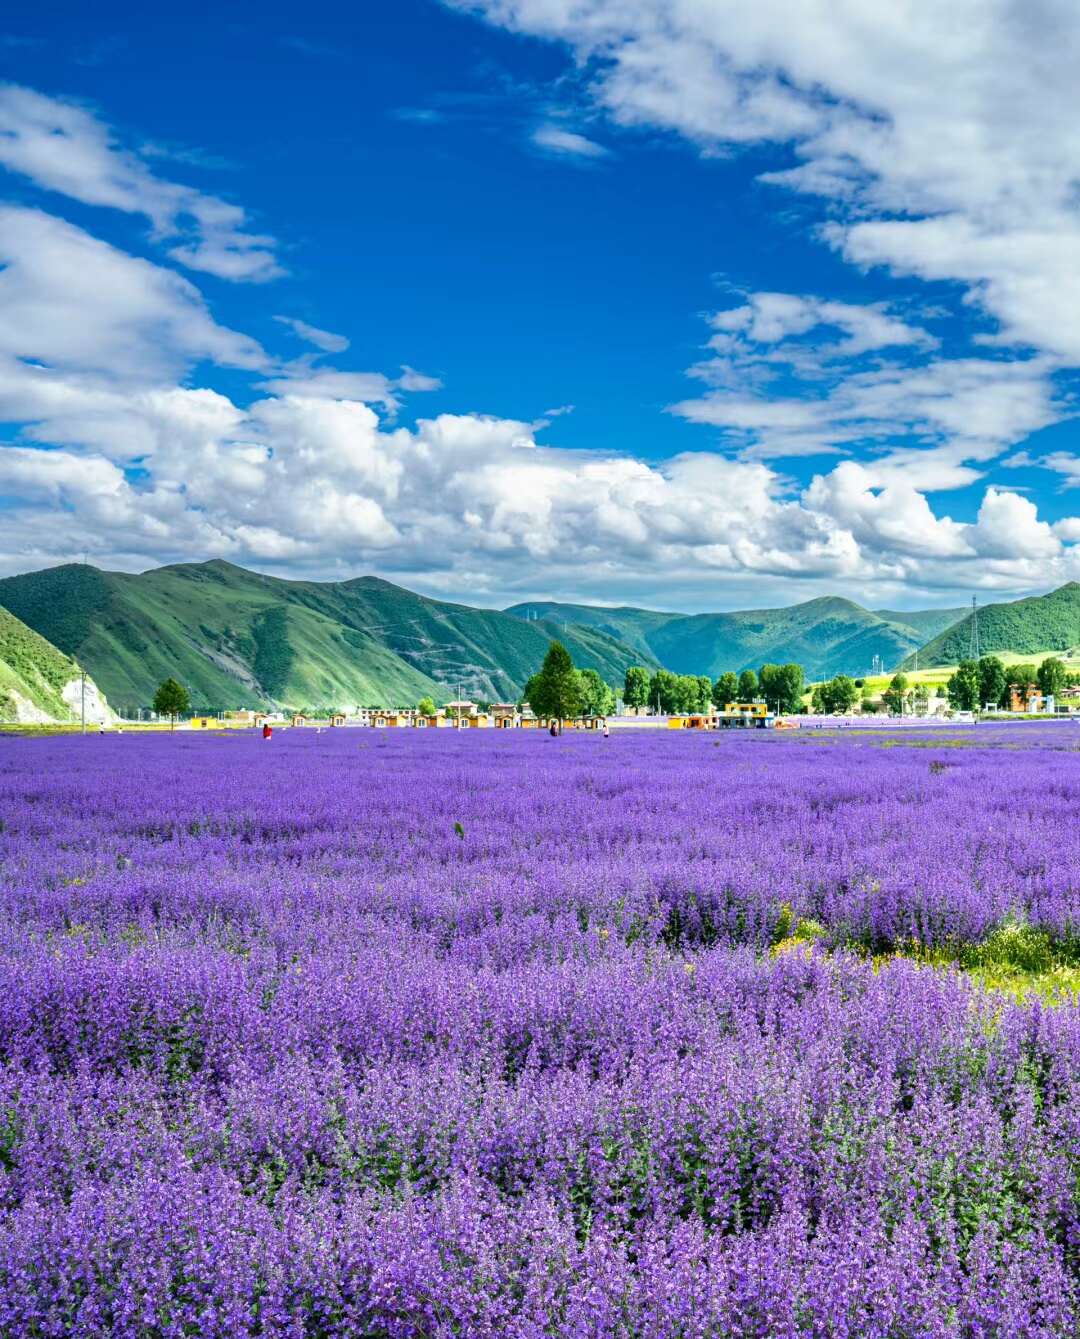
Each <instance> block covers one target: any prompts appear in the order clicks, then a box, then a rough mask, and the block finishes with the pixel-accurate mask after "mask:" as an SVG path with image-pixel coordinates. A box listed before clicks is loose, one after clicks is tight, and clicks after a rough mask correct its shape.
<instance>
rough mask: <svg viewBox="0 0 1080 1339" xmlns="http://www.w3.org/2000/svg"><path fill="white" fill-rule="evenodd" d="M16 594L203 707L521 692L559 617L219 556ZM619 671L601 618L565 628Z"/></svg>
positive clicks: (83, 640)
mask: <svg viewBox="0 0 1080 1339" xmlns="http://www.w3.org/2000/svg"><path fill="white" fill-rule="evenodd" d="M4 602H6V603H7V604H8V606H9V607H10V608H11V609H12V610H13V611H14V612H15V613H17V614H18V616H19V617H20V618H22V619H23V620H24V621H25V622H26V623H28V624H29V625H30V626H31V627H34V628H36V629H37V631H38V632H40V633H41V634H42V635H43V636H45V637H48V638H49V640H51V641H54V642H55V644H56V645H57V646H59V647H60V648H61V650H62V651H65V652H67V653H68V654H69V655H77V656H78V657H79V659H80V661H81V662H82V663H83V664H85V665H86V666H87V668H88V669H89V671H90V672H91V673H92V674H93V676H94V678H95V679H96V680H97V681H98V683H99V684H100V685H101V687H102V688H103V690H104V691H105V692H106V693H107V694H108V696H109V698H110V700H111V701H112V702H113V703H114V705H116V706H118V707H124V706H139V705H142V706H145V705H147V704H148V703H149V702H150V700H151V699H152V697H153V693H154V689H155V687H156V686H157V684H158V683H160V682H161V680H162V679H164V678H166V677H167V676H168V675H173V676H174V677H176V678H178V679H179V680H180V681H181V682H182V683H184V684H185V685H186V686H187V687H188V689H189V691H190V692H191V694H192V700H193V702H194V703H195V705H196V706H202V707H224V706H242V705H247V706H264V705H270V704H280V705H284V706H292V707H299V706H306V705H327V704H329V705H346V706H348V705H352V704H357V703H359V704H372V703H388V704H406V703H412V702H416V701H417V700H418V699H419V698H421V697H423V696H425V695H430V696H432V697H434V698H435V699H436V700H437V701H439V700H442V701H446V700H447V699H448V698H450V697H452V696H454V695H455V694H456V692H457V690H458V688H459V687H460V688H461V690H462V691H463V692H466V693H468V694H471V695H473V696H477V697H481V698H503V697H511V696H513V695H516V693H517V692H518V691H519V689H520V688H521V687H522V686H523V685H524V682H525V680H526V679H527V678H528V676H529V675H530V674H531V673H533V672H534V671H535V670H536V669H537V668H538V667H539V665H540V662H541V660H542V659H543V656H544V652H545V651H546V650H547V647H548V643H549V641H550V640H551V638H552V637H553V636H555V635H557V631H556V629H554V628H553V627H552V626H551V625H549V624H547V623H544V622H538V623H532V624H526V623H522V622H521V621H520V620H518V619H515V618H513V617H511V616H510V615H508V614H504V613H501V612H499V611H497V610H481V609H471V608H469V607H468V606H466V605H453V604H444V603H442V602H440V601H437V600H428V599H425V598H424V597H423V596H419V595H415V594H413V593H412V592H411V591H407V590H403V589H401V588H400V587H398V586H394V585H392V584H391V583H389V582H386V581H380V580H378V579H377V578H374V577H363V578H359V579H357V580H354V581H344V582H314V581H282V580H280V579H277V578H274V577H267V576H262V575H260V574H258V573H255V572H248V571H245V570H244V569H243V568H240V567H235V566H233V565H232V564H231V563H226V562H221V561H213V562H208V563H199V564H182V565H178V566H173V567H162V568H157V569H155V570H153V571H150V572H143V573H140V574H138V575H132V574H128V573H122V572H102V571H99V570H97V569H96V568H93V567H86V566H74V565H72V566H66V567H58V568H50V569H47V570H45V571H42V572H32V573H28V574H26V575H24V576H18V577H9V578H7V579H6V580H0V603H4ZM565 640H566V642H567V646H568V647H569V650H570V653H571V655H572V656H573V657H574V659H575V661H576V662H577V663H578V664H579V665H582V666H585V665H592V666H594V667H595V668H596V669H598V670H599V671H600V673H601V674H602V675H603V676H604V677H605V678H606V679H608V680H609V681H611V682H612V683H615V682H619V681H621V678H622V675H623V674H624V672H625V669H626V666H627V665H628V664H629V663H631V662H632V661H633V660H634V659H635V658H636V657H635V655H634V653H633V652H632V650H631V649H630V648H629V647H627V646H624V645H622V644H621V643H619V642H617V641H616V640H615V639H614V638H612V637H610V636H608V635H606V634H605V633H603V632H601V631H599V630H597V629H586V628H582V629H576V630H574V635H572V636H569V637H567V638H565Z"/></svg>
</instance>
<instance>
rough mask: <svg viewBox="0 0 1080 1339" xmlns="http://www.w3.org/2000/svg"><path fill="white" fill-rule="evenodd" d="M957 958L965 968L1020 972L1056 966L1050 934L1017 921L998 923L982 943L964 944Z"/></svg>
mask: <svg viewBox="0 0 1080 1339" xmlns="http://www.w3.org/2000/svg"><path fill="white" fill-rule="evenodd" d="M960 961H961V964H962V965H963V966H965V967H984V968H986V967H994V968H1009V969H1011V970H1015V971H1020V972H1045V971H1049V970H1050V969H1051V968H1052V967H1053V966H1054V965H1055V964H1054V951H1053V947H1052V945H1051V943H1050V936H1049V935H1048V934H1046V932H1045V931H1043V930H1038V929H1036V928H1035V927H1034V926H1031V925H1026V924H1024V923H1023V922H1022V921H1018V920H1009V921H1006V922H1005V923H1004V924H1002V925H999V926H998V927H997V929H996V930H994V931H993V932H992V933H991V934H990V935H989V936H988V937H987V938H986V939H985V940H983V942H982V943H981V944H973V945H971V946H969V947H965V948H964V949H963V950H962V952H961V956H960Z"/></svg>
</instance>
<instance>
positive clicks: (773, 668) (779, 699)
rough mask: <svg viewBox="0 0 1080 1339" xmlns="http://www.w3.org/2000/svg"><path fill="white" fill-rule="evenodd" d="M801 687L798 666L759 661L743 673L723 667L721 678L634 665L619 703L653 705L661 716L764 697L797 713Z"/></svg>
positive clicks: (777, 705)
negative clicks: (758, 665) (764, 663)
mask: <svg viewBox="0 0 1080 1339" xmlns="http://www.w3.org/2000/svg"><path fill="white" fill-rule="evenodd" d="M804 691H805V676H804V674H803V668H802V666H801V665H796V664H793V663H789V664H786V665H762V666H761V668H760V669H759V670H752V669H744V670H743V671H742V673H741V674H736V673H735V671H734V670H726V671H725V672H724V673H723V674H721V675H720V677H719V678H717V679H715V680H713V679H710V678H709V676H708V675H707V674H675V673H673V672H672V671H671V670H666V669H658V670H651V671H650V670H648V669H645V668H644V667H643V666H641V665H632V666H631V667H630V668H629V669H628V670H627V671H626V679H625V682H624V684H623V701H624V702H625V703H626V705H627V706H628V707H652V708H653V709H654V710H656V711H658V712H659V713H660V714H661V715H667V716H687V715H690V716H692V715H696V714H699V713H702V714H703V713H705V712H708V711H711V710H712V709H713V708H714V707H716V708H718V709H719V710H721V711H722V710H723V709H724V707H726V706H727V705H728V703H729V702H754V701H760V700H764V701H765V702H767V703H768V705H769V706H770V707H775V708H776V710H777V711H780V712H793V711H798V710H799V708H800V706H801V704H802V695H803V692H804Z"/></svg>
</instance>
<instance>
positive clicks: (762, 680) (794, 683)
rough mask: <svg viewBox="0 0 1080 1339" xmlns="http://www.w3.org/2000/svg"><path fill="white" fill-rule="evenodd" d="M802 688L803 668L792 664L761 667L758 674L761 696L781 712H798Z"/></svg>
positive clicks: (803, 681)
mask: <svg viewBox="0 0 1080 1339" xmlns="http://www.w3.org/2000/svg"><path fill="white" fill-rule="evenodd" d="M853 682H854V681H853ZM804 687H805V679H804V676H803V667H802V666H801V665H796V664H795V663H794V662H789V663H788V664H786V665H762V667H761V670H760V671H759V673H758V689H759V692H760V694H761V696H762V697H763V698H764V699H765V701H766V702H767V703H768V704H769V706H771V707H776V708H777V709H778V710H779V711H781V712H793V711H798V710H799V708H800V706H801V705H802V695H803V690H804Z"/></svg>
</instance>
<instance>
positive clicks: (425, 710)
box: [416, 697, 437, 716]
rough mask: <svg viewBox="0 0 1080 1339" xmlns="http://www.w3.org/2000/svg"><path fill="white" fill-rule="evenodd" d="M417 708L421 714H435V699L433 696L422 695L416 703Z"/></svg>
mask: <svg viewBox="0 0 1080 1339" xmlns="http://www.w3.org/2000/svg"><path fill="white" fill-rule="evenodd" d="M416 710H417V711H418V712H419V713H420V715H421V716H434V715H435V712H436V710H437V708H436V706H435V699H434V698H433V697H422V698H421V699H420V701H419V702H418V703H417V704H416Z"/></svg>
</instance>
